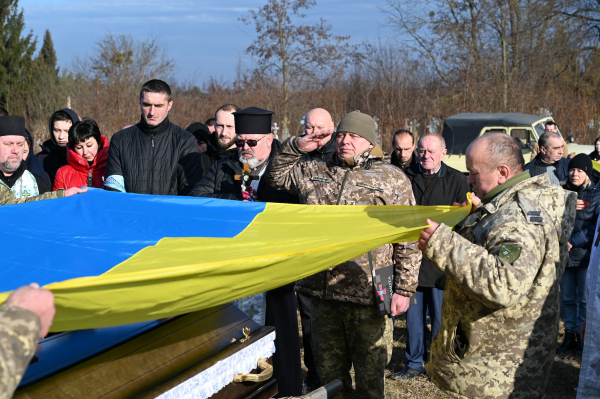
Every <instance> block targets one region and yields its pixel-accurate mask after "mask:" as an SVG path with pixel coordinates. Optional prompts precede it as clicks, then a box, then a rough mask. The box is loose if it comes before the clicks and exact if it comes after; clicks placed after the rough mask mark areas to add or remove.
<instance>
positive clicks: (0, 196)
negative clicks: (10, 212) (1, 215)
mask: <svg viewBox="0 0 600 399" xmlns="http://www.w3.org/2000/svg"><path fill="white" fill-rule="evenodd" d="M64 196H65V190H62V189H61V190H56V191H50V192H47V193H44V194H41V195H38V196H35V197H29V198H24V199H17V198H16V197H15V195H14V194H13V192H12V191H10V188H8V187H6V186H5V185H4V184H0V205H14V204H24V203H25V202H33V201H40V200H45V199H53V198H63V197H64Z"/></svg>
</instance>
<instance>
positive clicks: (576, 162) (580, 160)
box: [569, 154, 594, 175]
mask: <svg viewBox="0 0 600 399" xmlns="http://www.w3.org/2000/svg"><path fill="white" fill-rule="evenodd" d="M575 168H577V169H580V170H582V171H584V172H585V173H586V174H587V175H589V174H590V173H592V171H593V170H594V165H593V164H592V159H591V158H590V157H589V155H587V154H577V155H575V156H574V157H573V159H571V160H570V161H569V170H571V169H575Z"/></svg>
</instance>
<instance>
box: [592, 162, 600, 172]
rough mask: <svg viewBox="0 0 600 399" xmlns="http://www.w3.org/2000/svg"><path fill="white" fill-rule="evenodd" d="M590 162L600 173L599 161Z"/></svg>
mask: <svg viewBox="0 0 600 399" xmlns="http://www.w3.org/2000/svg"><path fill="white" fill-rule="evenodd" d="M592 164H593V165H594V169H596V172H599V173H600V163H598V162H596V161H592Z"/></svg>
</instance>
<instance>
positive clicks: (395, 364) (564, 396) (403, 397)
mask: <svg viewBox="0 0 600 399" xmlns="http://www.w3.org/2000/svg"><path fill="white" fill-rule="evenodd" d="M298 320H300V319H299V318H298ZM300 332H301V333H302V329H300ZM563 334H564V330H563V326H562V322H561V326H560V334H559V336H558V337H557V342H560V341H562V339H563ZM301 345H302V343H301ZM405 349H406V319H405V318H404V317H400V318H398V319H396V324H395V326H394V351H393V354H392V361H391V362H390V363H389V364H388V366H387V371H386V377H387V376H390V375H391V374H393V373H395V372H398V371H400V370H402V369H403V368H404V366H405V362H406V359H405V358H404V351H405ZM580 365H581V355H579V356H576V355H575V354H574V353H572V352H571V353H568V354H566V355H563V354H561V355H557V356H556V357H555V358H554V366H553V367H552V372H551V374H550V378H549V381H548V386H547V387H546V399H571V398H573V399H574V398H575V397H576V388H577V384H578V382H579V369H580ZM302 368H303V372H305V371H306V368H305V367H304V364H302ZM408 398H411V399H413V398H419V399H420V398H435V399H445V398H450V396H448V395H446V394H444V393H443V392H442V391H440V390H439V389H438V388H437V387H436V386H435V385H434V384H433V383H432V382H431V381H429V379H428V378H427V377H421V378H415V379H414V380H412V381H408V382H398V381H394V380H390V379H387V380H386V399H408Z"/></svg>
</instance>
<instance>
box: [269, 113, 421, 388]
mask: <svg viewBox="0 0 600 399" xmlns="http://www.w3.org/2000/svg"><path fill="white" fill-rule="evenodd" d="M329 134H330V133H329V132H328V131H324V132H318V133H314V134H311V135H306V136H303V137H301V138H297V137H292V138H290V139H288V140H287V141H286V142H285V143H284V144H283V145H282V147H281V149H280V150H279V152H278V154H277V156H276V157H275V158H274V159H273V162H272V165H271V166H270V168H269V170H268V171H267V176H266V177H267V179H268V181H269V182H271V183H272V184H273V185H274V186H275V187H277V188H283V189H285V190H287V191H289V192H290V193H292V194H295V195H299V196H300V198H302V199H303V201H304V203H306V204H315V205H335V204H338V205H373V204H375V205H414V204H415V200H414V196H413V194H412V190H411V187H410V182H409V181H408V180H407V178H406V176H405V175H404V173H402V172H401V171H400V170H399V169H398V168H396V167H395V166H393V165H390V164H386V163H384V162H383V151H382V150H381V148H380V147H379V145H378V144H377V142H376V133H375V121H374V120H373V118H371V117H370V116H368V115H365V114H363V113H361V112H360V111H354V112H351V113H349V114H348V115H346V116H345V117H344V118H343V119H342V121H341V122H340V124H339V125H338V129H337V135H336V149H337V154H336V156H335V158H334V160H333V161H332V162H323V161H320V160H312V161H308V162H305V161H301V158H303V156H304V155H305V154H308V153H310V152H312V151H314V150H315V149H317V148H318V146H319V144H320V142H321V140H322V139H323V138H326V137H327V135H329ZM357 228H360V226H357ZM420 261H421V254H420V253H419V252H418V250H417V248H416V243H415V242H412V243H402V244H396V245H395V246H393V247H392V246H390V245H386V246H383V247H380V248H377V249H374V250H373V251H371V252H369V253H367V254H364V255H361V256H360V257H358V258H356V259H353V260H350V261H348V262H345V263H342V264H340V265H337V266H335V267H332V268H331V269H329V270H327V271H324V272H321V273H317V274H315V275H314V276H311V277H308V278H306V279H304V280H301V281H300V282H299V283H298V284H297V286H296V290H297V291H298V292H300V293H303V294H306V295H308V296H310V297H311V309H312V339H313V350H314V357H315V364H316V366H317V372H318V374H319V378H320V380H321V382H322V383H323V384H327V383H329V382H331V381H333V380H335V379H340V380H341V381H342V382H343V384H344V393H343V395H342V396H343V397H344V398H383V397H384V373H385V366H386V364H387V363H388V362H389V360H390V358H391V353H392V352H391V351H392V329H393V326H392V321H391V318H389V317H387V316H378V311H377V309H378V308H376V298H375V290H374V286H373V278H372V273H377V272H378V271H379V272H380V273H381V272H382V269H384V268H386V267H388V266H389V267H390V268H394V269H395V277H394V284H393V295H392V299H391V314H392V315H399V314H401V313H404V312H406V309H408V306H409V301H410V296H411V295H412V294H413V293H414V292H415V290H416V287H417V280H418V270H419V264H420ZM393 262H394V263H395V265H394V266H391V265H392V263H393ZM352 366H354V372H355V382H356V392H352V379H351V376H350V369H351V367H352Z"/></svg>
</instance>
